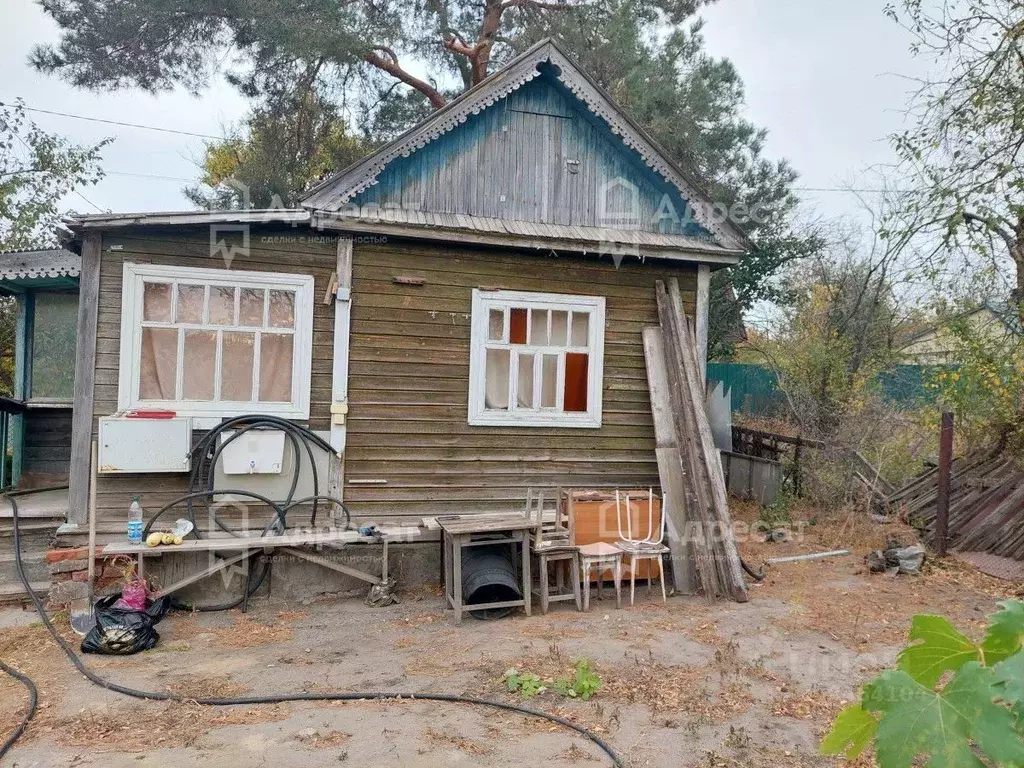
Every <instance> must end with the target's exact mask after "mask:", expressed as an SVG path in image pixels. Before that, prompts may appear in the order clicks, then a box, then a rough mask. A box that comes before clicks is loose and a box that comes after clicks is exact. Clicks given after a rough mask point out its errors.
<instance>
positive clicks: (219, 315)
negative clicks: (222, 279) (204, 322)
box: [210, 285, 235, 325]
mask: <svg viewBox="0 0 1024 768" xmlns="http://www.w3.org/2000/svg"><path fill="white" fill-rule="evenodd" d="M210 324H211V325H234V324H235V289H234V288H231V287H229V286H226V285H211V286H210Z"/></svg>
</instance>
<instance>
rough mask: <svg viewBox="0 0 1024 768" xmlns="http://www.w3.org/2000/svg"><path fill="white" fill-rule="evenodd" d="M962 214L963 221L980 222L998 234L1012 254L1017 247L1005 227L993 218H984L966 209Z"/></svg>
mask: <svg viewBox="0 0 1024 768" xmlns="http://www.w3.org/2000/svg"><path fill="white" fill-rule="evenodd" d="M963 216H964V221H972V222H974V223H976V224H982V225H984V226H985V227H987V228H988V229H989V230H990V231H992V232H995V233H996V234H997V235H999V237H1000V238H1002V241H1003V242H1004V243H1006V247H1007V248H1009V249H1010V254H1011V255H1012V254H1013V251H1014V249H1015V248H1016V247H1017V241H1016V239H1015V238H1014V236H1013V235H1012V234H1011V233H1010V232H1008V231H1007V230H1006V229H1004V228H1003V227H1001V226H1000V225H999V222H998V221H996V220H995V219H994V218H986V217H984V216H979V215H978V214H976V213H970V212H968V211H964V214H963Z"/></svg>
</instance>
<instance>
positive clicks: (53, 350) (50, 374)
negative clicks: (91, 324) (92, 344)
mask: <svg viewBox="0 0 1024 768" xmlns="http://www.w3.org/2000/svg"><path fill="white" fill-rule="evenodd" d="M35 302H36V311H35V321H34V322H33V325H32V391H31V392H30V393H29V395H30V396H31V397H48V398H62V399H67V400H70V399H71V398H73V397H74V396H75V330H76V328H77V327H78V295H77V294H74V293H37V294H36V298H35Z"/></svg>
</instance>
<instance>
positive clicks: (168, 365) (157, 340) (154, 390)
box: [139, 328, 178, 400]
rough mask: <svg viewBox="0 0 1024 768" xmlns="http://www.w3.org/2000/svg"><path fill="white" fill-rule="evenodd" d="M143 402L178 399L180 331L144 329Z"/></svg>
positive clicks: (140, 392) (140, 397) (141, 384)
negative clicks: (176, 384)
mask: <svg viewBox="0 0 1024 768" xmlns="http://www.w3.org/2000/svg"><path fill="white" fill-rule="evenodd" d="M140 368H141V376H140V380H139V399H140V400H174V398H175V391H174V390H175V380H176V378H177V375H178V331H177V329H175V328H143V329H142V359H141V361H140Z"/></svg>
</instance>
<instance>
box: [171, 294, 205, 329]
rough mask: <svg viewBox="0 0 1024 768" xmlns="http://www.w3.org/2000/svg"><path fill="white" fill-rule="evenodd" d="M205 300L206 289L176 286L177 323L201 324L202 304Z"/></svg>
mask: <svg viewBox="0 0 1024 768" xmlns="http://www.w3.org/2000/svg"><path fill="white" fill-rule="evenodd" d="M205 300H206V288H204V287H203V286H201V285H178V315H177V318H176V320H177V322H179V323H201V322H203V302H204V301H205Z"/></svg>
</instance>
